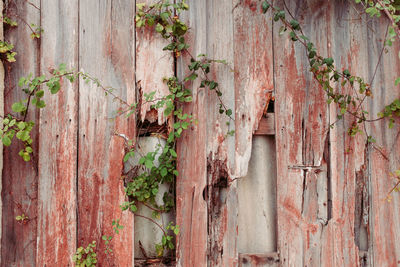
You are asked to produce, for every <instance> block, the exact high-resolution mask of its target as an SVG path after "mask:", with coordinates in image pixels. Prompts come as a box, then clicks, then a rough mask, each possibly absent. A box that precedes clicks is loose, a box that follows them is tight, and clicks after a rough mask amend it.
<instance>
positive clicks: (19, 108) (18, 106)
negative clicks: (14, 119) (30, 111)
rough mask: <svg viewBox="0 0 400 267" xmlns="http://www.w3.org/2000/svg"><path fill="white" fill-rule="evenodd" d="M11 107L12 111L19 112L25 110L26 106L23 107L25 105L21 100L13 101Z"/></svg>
mask: <svg viewBox="0 0 400 267" xmlns="http://www.w3.org/2000/svg"><path fill="white" fill-rule="evenodd" d="M11 109H12V110H13V111H14V112H17V113H19V112H23V111H25V110H26V107H25V105H23V104H22V103H21V102H16V103H14V104H13V105H12V106H11Z"/></svg>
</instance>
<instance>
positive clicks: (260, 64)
mask: <svg viewBox="0 0 400 267" xmlns="http://www.w3.org/2000/svg"><path fill="white" fill-rule="evenodd" d="M233 17H234V22H233V26H234V51H235V53H234V69H235V101H236V111H235V112H236V115H235V118H236V121H235V127H236V129H237V131H236V137H235V139H236V150H235V151H236V155H235V162H236V171H235V173H236V175H237V176H238V177H242V176H245V175H246V173H247V166H248V161H249V159H250V155H251V140H252V135H253V133H254V132H255V131H256V130H257V129H258V132H257V131H256V132H255V134H263V130H264V125H265V124H264V121H266V120H264V119H262V118H261V117H262V115H263V110H264V108H265V107H266V106H267V105H268V102H269V100H270V98H271V95H272V93H273V89H274V88H273V62H272V60H273V54H272V52H273V49H272V22H271V18H270V17H269V14H265V15H264V14H262V11H261V5H260V3H259V2H258V1H234V9H233ZM269 118H271V116H269V117H268V119H269ZM268 123H269V125H271V126H273V125H274V121H273V117H272V119H269V120H268ZM267 129H268V128H267ZM269 129H273V128H271V127H269ZM260 131H261V132H260ZM268 134H270V132H269V133H268Z"/></svg>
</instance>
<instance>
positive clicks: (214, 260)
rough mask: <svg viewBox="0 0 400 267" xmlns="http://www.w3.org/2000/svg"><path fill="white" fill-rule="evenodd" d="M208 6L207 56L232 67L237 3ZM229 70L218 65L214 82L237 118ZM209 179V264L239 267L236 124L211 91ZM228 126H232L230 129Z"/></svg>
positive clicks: (209, 107) (207, 110)
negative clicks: (220, 106) (232, 132)
mask: <svg viewBox="0 0 400 267" xmlns="http://www.w3.org/2000/svg"><path fill="white" fill-rule="evenodd" d="M206 2H207V9H208V10H207V29H208V30H207V55H208V56H209V57H210V58H212V59H223V60H226V61H227V62H228V64H229V66H230V67H232V64H233V61H234V57H233V55H234V46H233V44H234V41H233V27H234V26H233V13H232V10H233V3H232V1H206ZM229 66H225V65H221V64H214V66H212V68H211V75H210V78H211V79H215V80H216V81H217V82H218V84H219V88H220V90H221V92H222V96H221V100H222V102H223V104H224V105H225V106H226V107H227V108H228V109H231V110H232V112H233V113H232V114H235V87H234V74H233V72H232V71H231V69H230V67H229ZM206 103H207V106H206V114H207V133H208V134H207V139H206V140H207V146H206V155H207V157H208V158H207V164H208V166H207V179H208V190H207V191H208V192H207V194H208V196H207V197H208V199H207V202H208V229H209V244H208V264H209V265H210V266H236V265H237V264H238V255H237V191H236V184H237V183H236V181H233V179H234V178H236V176H235V174H234V172H235V137H234V136H229V135H228V134H227V133H228V131H230V130H235V123H234V121H229V119H228V117H227V116H226V115H225V114H219V105H220V102H219V101H218V97H217V96H216V93H215V92H214V91H212V90H209V91H207V97H206ZM232 116H233V115H232ZM227 122H229V123H230V125H229V126H228V125H227Z"/></svg>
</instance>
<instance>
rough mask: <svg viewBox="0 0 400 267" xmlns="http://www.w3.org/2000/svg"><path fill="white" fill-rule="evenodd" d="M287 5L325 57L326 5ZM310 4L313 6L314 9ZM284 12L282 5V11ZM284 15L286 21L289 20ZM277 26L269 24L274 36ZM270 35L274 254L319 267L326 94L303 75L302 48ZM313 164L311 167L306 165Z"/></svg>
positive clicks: (282, 260) (324, 218) (282, 259)
mask: <svg viewBox="0 0 400 267" xmlns="http://www.w3.org/2000/svg"><path fill="white" fill-rule="evenodd" d="M315 3H316V1H300V2H299V1H286V4H287V6H288V8H289V10H290V12H291V14H293V16H294V17H295V18H296V19H297V20H299V22H300V25H302V27H303V31H304V32H305V35H307V36H308V37H310V39H311V40H312V42H314V44H316V46H317V49H318V51H319V52H320V53H321V54H322V55H325V56H327V39H326V35H325V29H326V27H327V25H326V21H325V20H324V19H325V18H326V16H327V15H328V13H329V12H330V10H329V8H327V5H326V2H324V3H323V4H321V3H320V2H319V4H318V5H317V4H315ZM314 4H315V5H314ZM282 8H283V7H282ZM287 16H288V19H289V20H290V19H291V18H290V17H289V15H287ZM280 27H281V23H280V22H277V23H274V33H277V32H279V29H280ZM275 36H276V34H275V35H274V40H273V42H274V64H275V68H274V69H275V73H274V75H275V94H276V101H275V116H276V118H277V119H276V120H275V124H276V149H277V151H276V153H277V155H276V157H277V177H278V178H277V205H278V211H277V215H278V250H279V253H280V264H281V265H282V266H297V265H299V264H300V265H303V266H319V265H320V264H322V263H321V262H322V261H323V260H324V259H323V258H321V256H320V255H321V251H322V249H323V246H322V245H321V242H320V237H321V235H323V232H324V231H325V229H324V228H325V225H326V223H327V221H328V218H327V213H328V212H327V208H328V203H327V202H326V201H325V202H324V201H321V200H322V199H321V198H323V200H326V198H327V194H328V192H327V190H326V187H323V186H321V185H320V184H319V181H320V180H322V182H325V183H327V181H328V178H327V172H326V170H327V166H326V164H327V161H328V160H329V159H328V158H327V155H326V153H324V151H326V150H327V147H326V146H327V142H326V138H327V133H328V131H327V129H328V123H329V121H328V120H329V116H328V112H327V111H328V109H327V105H326V100H325V93H324V92H323V91H322V90H321V89H320V87H319V86H318V85H317V83H316V82H315V81H313V79H312V77H311V74H310V73H309V72H308V68H309V67H308V65H309V64H308V60H307V57H306V54H305V49H304V47H303V46H301V45H299V44H298V43H297V44H294V43H293V42H292V41H291V40H290V39H289V38H288V36H287V35H286V34H285V35H284V36H280V37H279V36H276V37H275ZM306 166H312V167H306Z"/></svg>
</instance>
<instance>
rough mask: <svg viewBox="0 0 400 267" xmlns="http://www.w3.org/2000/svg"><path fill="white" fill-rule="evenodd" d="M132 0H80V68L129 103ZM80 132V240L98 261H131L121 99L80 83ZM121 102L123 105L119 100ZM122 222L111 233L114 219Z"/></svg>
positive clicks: (118, 263)
mask: <svg viewBox="0 0 400 267" xmlns="http://www.w3.org/2000/svg"><path fill="white" fill-rule="evenodd" d="M134 12H135V3H134V2H131V1H128V2H127V1H122V0H121V1H108V0H101V1H80V5H79V21H80V25H79V54H80V56H79V64H80V69H81V70H82V71H85V72H87V73H89V74H90V75H91V76H93V77H96V78H98V79H99V80H100V81H101V83H102V84H103V85H105V86H111V87H113V88H115V90H114V91H113V93H114V94H116V95H118V96H119V97H121V99H123V101H126V102H127V103H132V102H133V101H134V95H135V94H134V90H135V80H134V71H135V50H134V48H133V46H134V44H135V36H134V26H133V21H134V20H133V17H134ZM79 86H80V87H79V133H78V146H79V150H78V202H79V205H78V225H79V229H78V245H79V246H86V245H87V244H88V243H89V242H91V241H92V240H96V241H97V245H98V248H97V255H98V258H99V264H101V265H106V266H133V265H134V263H133V261H134V253H133V215H132V214H130V213H129V212H127V213H122V211H121V209H120V207H119V205H120V204H121V203H122V202H123V201H124V184H123V181H122V180H121V179H120V177H121V172H122V171H123V164H122V158H123V156H124V140H123V139H122V138H121V137H118V136H116V135H115V133H121V134H125V135H127V136H131V137H132V134H133V133H132V132H130V131H129V129H130V127H128V121H127V119H126V118H125V117H124V116H117V117H116V111H117V109H118V108H121V104H120V102H119V101H115V100H114V99H112V98H111V97H110V96H105V94H104V92H103V91H101V90H100V89H99V88H96V86H95V85H93V84H91V83H89V84H86V83H85V82H83V81H81V82H80V84H79ZM122 107H123V108H126V106H124V105H122ZM118 219H119V220H120V221H119V223H120V224H121V225H123V226H124V229H123V230H120V234H119V235H118V234H114V232H113V230H112V221H113V220H118ZM103 235H107V236H110V235H112V236H113V240H112V242H111V244H110V248H111V249H112V250H113V253H112V254H109V255H107V254H105V244H104V242H102V241H101V237H102V236H103Z"/></svg>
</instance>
